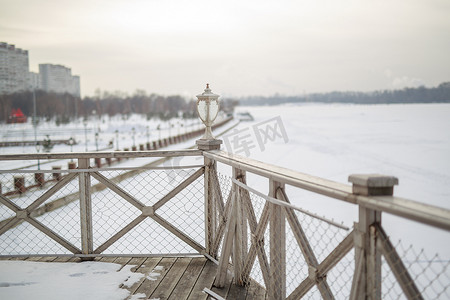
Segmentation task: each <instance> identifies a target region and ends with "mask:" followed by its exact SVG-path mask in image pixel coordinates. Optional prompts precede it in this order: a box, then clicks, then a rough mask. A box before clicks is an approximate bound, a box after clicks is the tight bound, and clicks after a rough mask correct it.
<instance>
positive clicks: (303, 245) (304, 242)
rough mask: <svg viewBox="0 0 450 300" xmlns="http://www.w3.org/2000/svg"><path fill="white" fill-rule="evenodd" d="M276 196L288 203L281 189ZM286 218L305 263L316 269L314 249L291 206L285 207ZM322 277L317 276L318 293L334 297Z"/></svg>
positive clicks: (329, 297) (328, 297)
mask: <svg viewBox="0 0 450 300" xmlns="http://www.w3.org/2000/svg"><path fill="white" fill-rule="evenodd" d="M277 195H278V197H280V199H282V200H283V201H286V202H287V203H290V201H289V198H288V197H287V195H286V193H285V192H284V190H283V189H278V191H277ZM285 211H286V218H287V220H288V222H289V226H290V227H291V230H292V232H293V233H294V237H295V239H296V240H297V244H298V245H299V247H300V250H301V251H302V253H303V257H304V258H305V261H306V263H307V264H308V267H309V268H314V269H316V270H317V268H318V264H319V263H318V261H317V258H316V256H315V254H314V251H313V250H312V248H311V245H310V244H309V241H308V238H307V237H306V234H305V232H304V231H303V228H302V225H301V224H300V222H299V221H298V218H297V215H296V214H295V212H294V210H293V209H292V208H287V207H285ZM325 280H326V279H325V278H324V277H318V278H317V281H318V282H317V287H318V289H319V292H320V294H321V295H322V297H323V298H324V299H334V296H333V292H332V291H331V289H330V286H329V285H328V283H327V282H326V281H325Z"/></svg>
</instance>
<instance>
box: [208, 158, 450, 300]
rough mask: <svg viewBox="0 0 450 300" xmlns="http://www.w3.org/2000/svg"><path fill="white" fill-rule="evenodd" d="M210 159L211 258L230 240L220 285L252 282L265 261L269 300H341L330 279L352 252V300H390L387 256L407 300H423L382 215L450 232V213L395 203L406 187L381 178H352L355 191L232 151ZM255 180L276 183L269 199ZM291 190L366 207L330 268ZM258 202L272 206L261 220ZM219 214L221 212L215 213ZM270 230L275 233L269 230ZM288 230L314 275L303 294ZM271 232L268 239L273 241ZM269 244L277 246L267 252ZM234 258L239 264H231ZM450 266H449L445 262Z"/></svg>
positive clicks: (330, 256)
mask: <svg viewBox="0 0 450 300" xmlns="http://www.w3.org/2000/svg"><path fill="white" fill-rule="evenodd" d="M203 155H204V157H205V181H208V180H209V181H208V182H206V183H205V185H206V184H207V185H208V186H214V187H218V189H219V191H218V192H216V193H213V192H211V191H210V192H209V193H208V194H207V193H206V192H205V196H206V200H205V201H206V206H207V207H208V211H209V213H208V217H209V219H208V222H207V224H208V225H209V228H208V231H209V238H208V239H207V245H206V249H207V252H208V253H209V255H211V256H216V255H217V251H218V247H217V245H218V244H219V243H220V241H221V240H223V242H222V248H221V256H220V258H219V271H218V275H217V279H216V284H217V285H218V286H223V284H224V282H225V278H226V276H227V270H229V269H231V270H232V271H233V272H234V278H235V279H236V282H237V283H238V284H241V285H242V284H246V283H248V281H249V273H250V269H252V268H253V267H254V264H255V259H256V257H258V262H259V267H260V272H261V273H262V278H263V280H262V282H261V284H263V285H264V286H265V287H266V289H267V293H268V296H269V299H299V298H302V297H303V296H305V295H306V294H307V293H308V292H309V291H310V290H311V289H312V288H313V287H314V286H316V287H317V289H318V291H319V293H320V295H321V296H322V298H323V299H334V298H335V295H334V292H333V289H332V288H330V286H331V284H330V278H328V280H327V275H328V273H329V272H330V270H331V269H332V268H333V267H334V266H336V265H337V264H338V263H339V262H340V261H341V260H342V259H343V258H344V257H345V256H346V255H347V254H348V253H349V252H350V251H351V250H352V249H355V251H354V262H355V267H354V270H352V271H353V272H354V273H353V278H352V284H351V290H350V291H349V294H348V295H345V298H350V299H381V298H382V268H381V265H382V263H381V257H382V256H383V257H384V259H385V260H386V262H387V264H388V265H389V267H390V269H391V270H392V273H393V277H395V279H396V281H397V283H398V284H399V285H400V287H401V290H402V291H403V294H404V295H405V296H406V298H408V299H423V296H422V291H423V290H424V289H423V288H421V289H420V288H418V285H417V284H416V283H415V281H414V280H413V279H412V278H413V277H412V276H411V274H410V270H408V268H407V267H406V266H405V264H404V263H403V262H402V259H401V255H400V254H399V253H398V252H397V251H396V249H395V247H394V245H393V244H392V242H391V241H390V240H389V238H388V236H387V235H386V233H385V230H384V228H383V226H382V222H381V216H382V213H389V214H393V215H396V216H400V217H403V218H406V219H409V220H413V221H417V222H420V223H423V224H427V225H431V226H434V227H436V228H440V229H444V230H446V231H450V211H449V210H447V209H443V208H440V207H435V206H431V205H427V204H423V203H419V202H415V201H411V200H407V199H403V198H399V197H395V196H393V186H394V185H396V184H397V183H398V180H397V178H395V177H390V176H383V175H375V174H369V175H351V176H349V181H350V182H351V183H352V186H350V185H346V184H341V183H337V182H333V181H329V180H326V179H322V178H318V177H314V176H310V175H307V174H303V173H299V172H296V171H293V170H289V169H285V168H281V167H278V166H274V165H269V164H266V163H262V162H259V161H255V160H252V159H248V158H245V157H241V156H236V155H233V154H230V153H227V152H224V151H219V150H216V151H209V152H204V153H203ZM217 163H220V164H224V165H228V166H231V167H232V178H231V182H232V188H231V192H230V193H229V196H228V200H227V201H225V202H224V201H223V200H224V199H223V195H224V193H223V191H220V186H221V184H219V180H218V177H217V173H216V172H217V168H218V167H217ZM249 174H253V175H258V176H260V177H263V178H266V179H268V185H269V186H268V190H269V193H268V195H264V194H261V193H259V192H258V191H256V190H254V189H252V188H251V187H249V186H248V185H247V184H246V178H247V176H248V175H249ZM287 185H289V186H291V187H296V188H300V189H304V190H307V191H310V192H313V193H317V194H321V195H324V196H327V197H330V198H333V199H338V200H342V201H345V202H347V203H350V204H354V205H358V207H359V220H358V221H357V223H355V226H354V228H353V230H352V231H351V232H350V233H348V234H347V235H346V236H345V237H344V238H343V239H342V240H341V242H340V243H339V244H338V245H337V246H336V247H334V249H332V250H331V251H330V252H329V254H328V255H327V256H326V257H325V258H324V259H323V260H322V261H319V260H318V259H317V252H318V251H319V249H315V248H314V245H312V244H311V243H310V242H309V240H308V237H307V235H306V234H305V230H304V228H305V227H304V226H305V225H304V224H302V222H300V221H299V218H298V217H297V212H298V211H300V212H301V213H308V212H304V211H302V209H299V208H297V207H295V206H293V205H291V204H290V201H289V199H288V196H287V192H286V186H287ZM250 194H251V195H252V196H250ZM253 196H257V197H261V199H264V200H265V205H264V210H263V212H262V213H261V214H260V217H259V219H258V220H257V218H256V217H255V206H254V204H253V203H254V201H253V200H251V199H252V197H253ZM214 211H216V213H213V212H214ZM313 217H315V216H313ZM325 221H327V220H325ZM267 227H269V228H270V230H267ZM288 227H289V228H290V232H292V233H290V234H289V235H291V236H290V238H292V239H295V241H296V244H297V245H298V248H297V251H298V253H301V256H302V259H304V261H305V264H304V268H306V269H307V271H306V273H307V276H305V278H303V279H302V280H301V282H300V283H299V284H297V285H296V286H295V287H292V283H291V284H290V285H291V287H290V291H289V292H287V290H286V286H287V282H286V278H287V275H288V274H286V266H287V264H289V263H291V262H289V259H287V257H286V243H287V239H288V238H289V235H288V234H287V228H288ZM266 231H268V235H267V234H266V237H265V234H264V233H265V232H266ZM267 237H268V240H269V245H267V244H266V245H265V242H267ZM324 238H325V237H324ZM230 258H232V265H229V263H230ZM444 265H446V266H448V265H449V262H448V261H447V262H444ZM444 269H446V268H444ZM443 273H446V274H445V275H443V276H444V277H445V276H448V273H449V272H448V271H446V272H443ZM438 275H442V274H438ZM437 277H439V276H437ZM431 284H432V283H431V282H428V283H423V282H421V286H424V285H425V288H426V287H428V285H431ZM439 288H441V289H442V290H443V291H444V294H440V295H439V293H438V294H437V295H439V297H441V298H442V299H444V298H445V297H446V296H445V290H446V289H447V286H446V285H444V286H441V287H439ZM432 297H433V298H434V296H432Z"/></svg>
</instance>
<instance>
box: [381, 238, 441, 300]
mask: <svg viewBox="0 0 450 300" xmlns="http://www.w3.org/2000/svg"><path fill="white" fill-rule="evenodd" d="M382 243H384V244H386V243H388V241H385V242H382ZM384 246H385V245H384ZM393 252H396V253H393ZM392 254H394V255H392ZM396 255H398V256H399V257H400V258H401V261H400V260H394V261H392V262H391V263H388V261H387V260H388V259H389V258H390V259H393V257H395V256H396ZM388 257H389V258H388ZM391 264H392V266H391ZM403 267H404V269H403ZM395 269H396V270H398V272H399V273H398V275H397V276H398V277H399V278H401V281H403V282H404V283H403V285H404V287H406V289H408V290H413V289H417V291H418V292H419V293H420V294H421V295H422V297H423V299H450V286H449V283H450V261H449V260H443V259H441V258H440V256H439V255H438V254H435V255H429V254H428V253H427V252H426V251H425V250H424V249H421V250H420V251H417V250H416V249H415V248H414V247H413V246H412V245H410V246H408V247H405V246H404V244H403V243H402V242H401V241H398V242H397V243H396V245H395V246H394V248H393V249H392V250H391V251H390V252H389V253H386V255H384V256H383V257H382V297H383V299H407V297H406V295H405V293H404V291H403V290H402V287H401V284H400V283H399V281H398V280H397V279H396V276H395V274H394V270H395ZM412 298H413V299H421V298H420V297H414V296H412Z"/></svg>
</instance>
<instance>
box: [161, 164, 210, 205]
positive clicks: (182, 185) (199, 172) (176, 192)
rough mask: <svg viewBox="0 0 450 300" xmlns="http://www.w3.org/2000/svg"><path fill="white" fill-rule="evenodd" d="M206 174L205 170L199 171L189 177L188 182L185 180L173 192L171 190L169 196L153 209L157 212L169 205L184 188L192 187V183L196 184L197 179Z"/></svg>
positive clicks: (163, 198)
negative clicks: (168, 202)
mask: <svg viewBox="0 0 450 300" xmlns="http://www.w3.org/2000/svg"><path fill="white" fill-rule="evenodd" d="M203 172H204V168H200V169H198V170H197V171H196V172H195V173H194V174H192V175H191V176H189V177H188V178H187V179H186V180H184V181H183V182H182V183H180V184H179V185H178V186H176V187H175V188H174V189H173V190H171V191H170V192H169V193H168V194H167V195H165V196H164V197H162V198H161V199H160V200H159V201H158V202H156V203H155V204H154V205H153V209H154V210H155V211H156V210H157V209H158V208H160V207H161V206H163V205H164V204H166V203H167V201H169V200H170V199H172V198H173V197H175V196H176V195H177V194H178V193H179V192H181V191H182V190H183V189H184V188H186V187H187V186H188V185H190V184H191V183H192V182H194V181H195V180H196V179H197V178H199V177H200V176H202V174H203Z"/></svg>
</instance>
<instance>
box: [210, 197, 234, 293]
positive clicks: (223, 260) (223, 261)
mask: <svg viewBox="0 0 450 300" xmlns="http://www.w3.org/2000/svg"><path fill="white" fill-rule="evenodd" d="M231 201H232V202H231V208H230V209H231V212H233V211H234V207H235V201H236V195H235V194H234V191H232V196H231ZM235 233H236V215H235V214H233V213H231V214H230V216H229V218H228V220H227V226H226V231H225V237H224V241H223V246H222V255H221V256H220V259H219V266H218V268H217V275H216V281H215V282H214V285H215V286H216V287H219V288H222V287H224V286H225V281H226V278H227V273H228V263H229V261H230V256H231V251H232V247H233V240H234V235H235Z"/></svg>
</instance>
